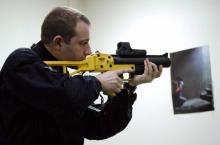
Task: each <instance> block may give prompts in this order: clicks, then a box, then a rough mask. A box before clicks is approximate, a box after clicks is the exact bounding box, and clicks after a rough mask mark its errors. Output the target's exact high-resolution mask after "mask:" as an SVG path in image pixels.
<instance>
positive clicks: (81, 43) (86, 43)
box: [79, 42, 88, 46]
mask: <svg viewBox="0 0 220 145" xmlns="http://www.w3.org/2000/svg"><path fill="white" fill-rule="evenodd" d="M79 44H80V45H81V46H85V45H88V42H80V43H79Z"/></svg>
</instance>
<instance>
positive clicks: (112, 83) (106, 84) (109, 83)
mask: <svg viewBox="0 0 220 145" xmlns="http://www.w3.org/2000/svg"><path fill="white" fill-rule="evenodd" d="M130 72H132V70H131V69H120V70H115V71H107V72H104V73H102V74H99V75H97V76H96V78H97V79H98V80H99V81H100V82H101V85H102V91H103V93H105V94H115V93H119V92H121V89H122V84H123V80H122V78H120V77H119V75H121V74H123V73H130Z"/></svg>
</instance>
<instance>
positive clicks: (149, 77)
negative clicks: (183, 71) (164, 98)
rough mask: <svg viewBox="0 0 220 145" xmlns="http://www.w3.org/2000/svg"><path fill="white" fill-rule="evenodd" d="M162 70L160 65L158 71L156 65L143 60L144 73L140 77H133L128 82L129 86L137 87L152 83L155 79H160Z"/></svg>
mask: <svg viewBox="0 0 220 145" xmlns="http://www.w3.org/2000/svg"><path fill="white" fill-rule="evenodd" d="M162 70H163V66H162V65H160V66H159V69H158V67H157V65H156V64H154V63H152V62H150V61H149V60H148V59H146V60H144V73H143V74H142V75H135V76H134V78H133V79H132V80H131V81H129V84H130V85H131V86H137V85H140V84H143V83H148V82H152V81H153V80H154V79H155V78H158V77H160V75H161V73H162Z"/></svg>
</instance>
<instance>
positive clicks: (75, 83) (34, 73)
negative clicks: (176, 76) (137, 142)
mask: <svg viewBox="0 0 220 145" xmlns="http://www.w3.org/2000/svg"><path fill="white" fill-rule="evenodd" d="M89 27H90V22H89V20H88V19H87V18H86V17H85V16H84V15H83V14H81V13H80V12H78V11H76V10H73V9H71V8H67V7H57V8H55V9H53V10H52V11H51V12H50V13H49V14H48V15H47V16H46V18H45V20H44V22H43V24H42V30H41V41H40V42H39V43H37V44H36V45H34V46H32V48H31V49H28V48H20V49H17V50H15V51H14V52H13V53H12V54H11V55H10V56H9V57H8V58H7V60H6V62H5V64H4V65H3V67H2V70H1V74H0V80H1V81H0V83H1V84H0V93H1V94H0V144H2V145H3V144H4V145H83V141H84V138H87V139H97V140H98V139H105V138H108V137H110V136H113V135H115V134H116V133H118V132H120V131H122V130H123V129H124V128H125V127H126V126H127V124H128V123H129V121H130V119H131V113H132V112H131V111H132V104H133V102H134V101H135V99H136V94H135V93H134V90H135V87H136V86H137V85H139V84H142V83H147V82H151V81H152V80H153V79H155V78H157V77H159V76H160V75H161V72H162V66H160V67H159V70H158V68H157V66H156V65H155V64H153V63H151V62H149V61H148V60H146V61H145V62H144V63H145V71H144V74H142V75H137V76H135V77H134V79H133V80H131V81H130V82H129V83H126V84H124V88H122V85H123V81H122V79H121V78H120V77H119V75H121V74H122V73H126V72H131V70H129V69H122V70H116V71H108V72H105V73H102V74H99V75H97V76H80V75H76V76H74V77H69V76H68V74H63V73H62V71H61V69H60V68H59V67H54V68H51V67H49V66H47V65H46V64H45V63H43V61H46V60H70V61H80V60H83V59H85V57H86V56H87V55H89V54H91V49H90V46H89ZM100 91H103V92H104V93H106V94H112V93H116V94H117V95H116V96H115V97H111V98H109V99H108V101H107V102H106V103H105V104H104V105H103V106H102V109H101V111H97V110H96V109H92V108H93V107H89V106H90V105H92V104H93V102H94V101H95V100H96V99H97V98H98V96H99V93H100Z"/></svg>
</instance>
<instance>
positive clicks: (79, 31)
mask: <svg viewBox="0 0 220 145" xmlns="http://www.w3.org/2000/svg"><path fill="white" fill-rule="evenodd" d="M89 27H90V26H89V25H88V24H86V23H85V22H83V21H79V22H78V23H77V25H76V28H75V31H76V36H74V37H72V38H71V39H70V42H69V43H68V44H67V43H63V45H62V49H61V51H62V55H63V57H62V59H63V60H69V61H80V60H83V59H85V57H86V56H87V55H89V54H91V49H90V46H89Z"/></svg>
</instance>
